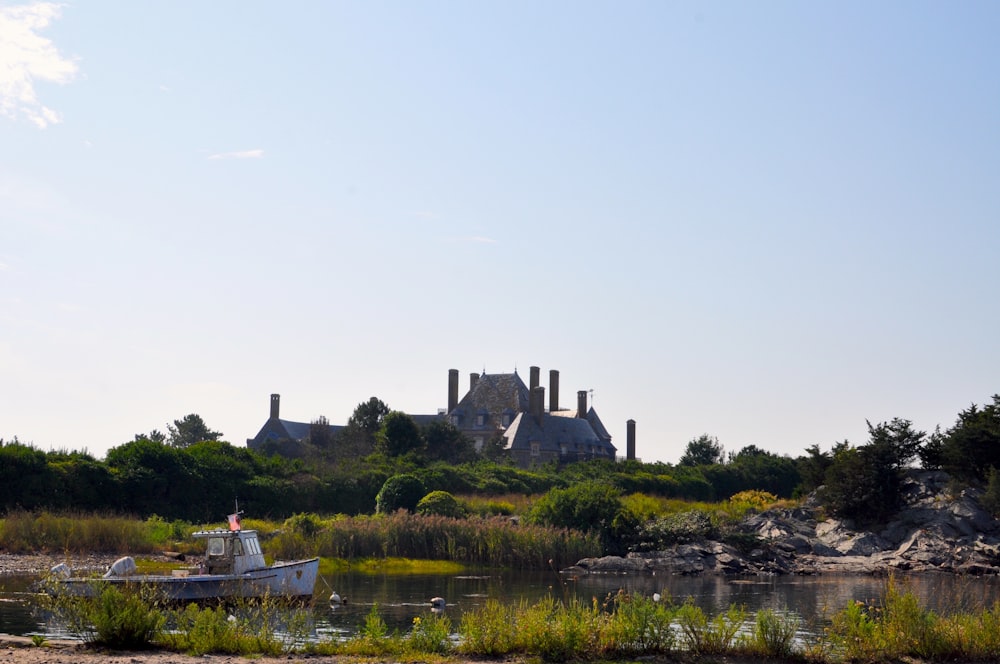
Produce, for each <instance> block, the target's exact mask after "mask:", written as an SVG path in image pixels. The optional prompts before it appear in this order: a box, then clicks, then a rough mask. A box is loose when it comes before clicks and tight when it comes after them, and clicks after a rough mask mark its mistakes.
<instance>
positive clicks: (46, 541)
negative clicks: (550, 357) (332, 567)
mask: <svg viewBox="0 0 1000 664" xmlns="http://www.w3.org/2000/svg"><path fill="white" fill-rule="evenodd" d="M221 526H222V524H207V525H206V524H189V523H186V522H182V521H172V522H168V521H165V520H164V519H161V518H159V517H155V516H154V517H151V518H149V519H145V520H140V519H129V518H125V517H120V516H110V515H84V514H65V515H59V514H52V513H49V512H38V513H33V512H12V513H11V514H8V515H7V516H6V517H5V518H4V519H2V520H0V550H2V551H6V552H8V553H41V552H44V553H63V552H67V553H121V554H140V555H141V554H143V553H154V552H159V551H163V550H167V549H169V550H174V551H181V552H184V553H200V551H198V550H196V548H195V543H194V542H193V541H192V540H191V539H190V534H191V532H193V531H195V530H199V529H201V528H204V527H221ZM243 526H244V527H245V528H253V529H256V530H258V531H259V532H260V535H261V539H262V540H263V541H264V550H265V553H266V554H267V555H268V557H270V558H278V559H284V560H289V559H295V558H305V557H312V556H322V557H324V558H330V559H341V560H348V561H352V560H361V559H369V560H370V559H388V558H402V559H411V560H413V559H427V560H445V561H452V562H456V563H464V564H468V565H474V566H480V567H494V568H512V569H549V568H550V567H551V566H552V565H556V566H566V565H570V564H573V563H575V562H576V561H578V560H580V559H581V558H586V557H588V556H596V555H600V553H601V548H600V543H599V542H598V540H597V538H596V536H593V535H588V534H584V533H580V532H578V531H575V530H569V529H565V528H550V527H546V526H537V525H526V524H519V523H517V522H516V521H513V520H511V519H509V518H504V517H489V518H483V517H471V518H465V519H454V518H449V517H442V516H425V515H419V514H406V513H396V514H388V515H380V516H355V517H345V516H334V517H328V518H323V517H319V516H316V515H313V514H300V515H296V516H294V517H291V518H289V519H286V520H285V521H282V522H270V521H262V520H257V519H246V520H244V522H243Z"/></svg>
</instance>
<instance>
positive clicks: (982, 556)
mask: <svg viewBox="0 0 1000 664" xmlns="http://www.w3.org/2000/svg"><path fill="white" fill-rule="evenodd" d="M947 483H948V476H947V475H946V474H945V473H942V472H931V471H925V472H914V473H911V474H910V475H909V476H908V477H907V479H906V480H905V482H904V486H903V501H904V507H903V508H902V509H901V510H900V511H899V513H898V514H897V515H896V517H895V518H894V519H893V520H892V521H890V522H889V523H886V524H884V525H883V526H881V527H880V528H878V529H877V530H872V531H859V530H856V529H855V527H854V524H853V523H852V522H850V521H848V520H838V519H832V518H824V517H822V516H821V514H822V510H821V508H820V506H819V505H818V504H816V502H815V498H811V499H809V500H807V501H806V502H805V503H804V505H803V506H802V507H798V508H795V509H785V510H769V511H767V512H762V513H759V514H754V515H752V516H750V517H748V518H746V519H745V520H744V521H743V523H742V524H741V528H740V530H741V531H743V532H745V533H750V534H753V535H755V536H756V537H757V538H758V542H759V545H758V546H757V547H756V548H754V549H753V550H751V551H741V550H739V549H737V548H735V547H733V546H730V545H728V544H724V543H722V542H716V541H705V542H701V543H698V544H678V545H675V546H673V547H671V548H670V549H667V550H663V551H654V552H646V553H630V554H628V555H627V556H626V557H624V558H622V557H618V556H605V557H603V558H585V559H583V560H581V561H580V562H578V563H577V564H576V565H574V566H573V567H570V568H568V569H566V570H564V572H565V573H570V574H573V573H576V574H599V573H605V574H637V573H654V572H655V573H666V574H830V573H843V574H884V573H888V572H891V571H896V570H898V571H908V572H910V571H912V572H925V571H936V572H950V573H957V574H973V575H983V574H1000V522H997V520H995V519H994V518H993V517H992V516H991V515H990V514H989V513H988V512H987V511H985V510H984V509H983V508H982V506H981V505H980V502H979V496H980V492H979V491H978V490H977V489H965V490H963V491H962V492H960V493H958V494H957V495H952V494H950V493H949V492H948V487H947Z"/></svg>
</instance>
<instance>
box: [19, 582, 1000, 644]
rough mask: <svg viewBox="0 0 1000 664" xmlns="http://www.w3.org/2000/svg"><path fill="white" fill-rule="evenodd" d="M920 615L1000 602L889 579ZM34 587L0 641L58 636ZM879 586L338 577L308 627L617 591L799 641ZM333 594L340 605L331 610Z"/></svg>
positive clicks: (22, 595) (991, 587)
mask: <svg viewBox="0 0 1000 664" xmlns="http://www.w3.org/2000/svg"><path fill="white" fill-rule="evenodd" d="M897 579H898V580H899V582H901V583H905V584H907V585H908V587H909V588H910V589H911V590H912V591H913V592H914V594H916V595H917V597H918V598H920V600H921V601H922V602H923V603H924V604H925V605H926V606H928V607H929V608H932V609H934V610H936V611H938V612H943V613H952V612H956V611H977V610H981V609H983V608H987V607H990V606H992V605H993V603H994V602H995V601H997V599H998V598H1000V581H998V579H997V578H996V577H988V578H969V577H955V576H951V575H935V574H922V575H914V576H904V577H897ZM34 581H35V577H28V576H3V577H0V632H2V633H7V634H21V635H26V634H44V635H46V636H47V637H49V638H53V637H61V636H65V634H64V633H63V632H62V630H61V628H60V626H58V625H51V624H47V623H46V621H45V618H44V616H41V615H39V614H38V612H37V611H33V606H34V601H33V595H32V594H31V584H32V583H33V582H34ZM885 584H886V579H885V578H881V577H871V576H816V577H747V578H738V579H732V578H725V577H717V576H706V577H678V576H580V577H575V578H574V577H564V576H560V575H558V574H555V573H553V572H534V573H527V572H496V571H489V572H482V573H468V574H461V575H416V576H399V575H374V576H373V575H369V574H359V573H343V574H335V575H331V576H324V577H321V578H320V579H319V581H318V582H317V585H316V595H315V606H314V617H315V622H314V624H315V627H316V633H317V636H318V637H319V638H346V637H348V636H350V635H352V634H354V633H355V632H356V631H357V629H358V627H359V626H360V625H362V624H363V623H364V620H365V617H366V616H367V614H368V613H369V611H371V609H372V607H373V606H377V607H378V612H379V614H380V615H381V616H382V618H383V619H384V620H385V622H386V624H387V625H388V627H389V629H390V630H399V631H400V632H406V631H408V630H409V629H410V627H411V626H412V624H413V618H415V617H417V616H420V615H423V614H426V613H428V612H430V611H431V610H432V606H431V599H432V598H434V597H441V598H443V599H444V600H445V607H444V609H443V611H444V614H445V615H447V616H448V617H449V618H451V621H452V624H453V625H454V626H455V627H456V628H457V626H458V623H459V621H460V620H461V617H462V614H463V613H464V612H466V611H469V610H472V609H475V608H478V607H481V606H482V605H483V604H485V603H486V601H487V600H489V599H497V600H500V601H502V602H505V603H506V602H510V603H519V602H525V603H528V604H530V603H533V602H535V601H537V600H538V599H540V598H542V597H545V596H553V597H556V598H558V599H562V600H570V599H573V598H575V599H577V600H579V601H582V602H586V603H590V602H591V601H594V600H596V601H599V602H600V601H601V600H603V599H604V598H605V597H607V596H608V595H609V594H613V593H616V592H618V591H619V590H623V591H625V592H629V593H641V594H644V595H647V596H651V595H653V593H659V594H660V595H661V596H662V597H663V599H664V600H673V601H674V602H683V601H685V600H686V599H687V598H691V599H692V600H693V601H694V602H695V603H696V604H697V605H698V606H700V607H702V609H703V610H704V611H705V612H706V613H708V614H709V615H716V614H718V613H721V612H723V611H725V610H726V609H728V608H729V607H730V606H731V605H734V604H735V605H738V606H743V607H745V608H746V609H747V611H748V612H750V613H751V615H752V614H753V613H754V612H756V611H757V610H759V609H772V610H774V611H777V612H781V613H785V612H788V613H791V614H794V615H796V616H798V617H799V618H800V620H801V622H802V627H803V631H804V632H805V633H806V634H808V633H816V632H819V631H820V630H822V628H823V626H824V625H825V624H826V623H827V622H828V620H829V618H830V617H831V616H832V615H833V614H834V613H835V612H836V611H838V610H840V609H841V608H843V607H844V606H846V605H847V603H848V602H849V601H851V600H861V601H877V599H878V598H879V597H880V596H881V595H882V594H883V592H884V589H885ZM334 591H336V593H337V594H338V595H339V596H340V598H341V600H342V602H341V603H340V604H334V605H331V604H330V603H329V597H330V595H331V594H332V593H333V592H334Z"/></svg>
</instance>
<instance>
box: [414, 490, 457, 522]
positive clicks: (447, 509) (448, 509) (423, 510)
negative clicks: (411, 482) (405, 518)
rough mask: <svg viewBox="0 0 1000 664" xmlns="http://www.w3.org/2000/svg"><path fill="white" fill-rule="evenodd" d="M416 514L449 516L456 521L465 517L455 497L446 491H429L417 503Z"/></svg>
mask: <svg viewBox="0 0 1000 664" xmlns="http://www.w3.org/2000/svg"><path fill="white" fill-rule="evenodd" d="M417 514H426V515H436V516H449V517H452V518H456V519H457V518H461V517H463V516H465V509H464V508H463V507H462V506H461V505H460V504H459V502H458V501H457V500H456V499H455V496H453V495H451V494H450V493H448V492H447V491H431V492H430V493H429V494H427V495H426V496H424V497H423V498H421V499H420V502H418V503H417Z"/></svg>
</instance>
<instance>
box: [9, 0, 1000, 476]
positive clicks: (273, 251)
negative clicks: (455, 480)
mask: <svg viewBox="0 0 1000 664" xmlns="http://www.w3.org/2000/svg"><path fill="white" fill-rule="evenodd" d="M998 31H1000V4H997V3H995V2H992V1H984V2H975V1H961V2H952V3H943V2H921V1H916V0H915V1H909V0H907V1H905V2H904V1H902V0H887V1H886V2H876V3H872V2H860V1H850V0H848V1H846V2H837V3H816V2H782V1H775V2H746V3H738V2H728V1H726V2H711V1H706V2H701V1H699V2H685V1H676V2H671V1H668V0H657V1H654V2H642V1H639V0H626V1H624V2H589V1H585V0H573V1H563V0H546V2H535V1H527V0H510V1H504V2H458V1H454V0H452V1H436V0H426V1H421V2H410V1H403V0H399V1H396V0H377V1H372V2H369V1H364V2H362V1H357V2H354V1H350V2H349V1H339V2H335V1H330V2H319V1H315V2H310V1H302V2H295V3H274V2H256V1H253V0H250V1H241V2H235V1H230V0H220V1H218V2H211V3H208V2H201V1H198V2H195V1H193V0H170V1H169V2H167V1H165V0H150V1H149V2H142V3H121V2H111V1H109V0H88V1H87V2H67V3H61V4H52V3H38V2H17V1H15V2H6V1H4V0H0V438H4V439H6V440H8V441H10V440H12V439H13V438H14V437H17V438H18V439H19V440H20V441H21V442H26V443H31V444H33V445H35V446H36V447H38V448H40V449H45V450H48V449H55V450H86V451H88V452H90V453H91V454H93V455H95V456H97V457H103V456H104V454H105V453H106V451H107V450H108V449H109V448H111V447H115V446H117V445H121V444H123V443H125V442H128V441H130V440H132V439H133V437H134V436H135V435H136V434H138V433H146V432H150V431H152V430H154V429H155V430H159V431H163V432H165V431H166V429H167V424H168V423H172V422H173V421H174V420H178V419H181V418H183V417H184V416H186V415H188V414H190V413H196V414H198V415H200V416H201V417H202V418H203V419H204V421H205V423H206V424H207V425H208V426H209V427H210V428H212V429H214V430H217V431H221V432H222V434H223V439H224V440H228V441H230V442H232V443H234V444H238V445H244V444H245V443H246V439H247V438H250V437H253V436H254V435H256V433H257V431H258V430H259V429H260V428H261V426H262V425H263V424H264V422H265V421H266V419H267V416H268V412H269V402H270V396H269V395H270V394H271V393H278V394H280V395H281V415H282V417H283V418H285V419H291V420H296V421H302V422H308V421H312V420H315V419H316V418H318V417H319V416H321V415H322V416H325V417H326V418H327V419H328V420H329V421H330V422H331V423H334V424H337V423H344V422H346V421H347V419H348V417H350V415H351V413H352V412H353V411H354V408H355V407H356V406H357V405H358V404H359V403H362V402H364V401H367V400H368V399H369V398H370V397H372V396H376V397H378V398H379V399H381V400H382V401H384V402H385V403H386V404H388V405H389V407H390V408H392V409H394V410H401V411H404V412H408V413H414V414H426V413H435V412H437V410H438V409H439V408H443V407H445V406H446V405H447V396H448V392H447V386H448V370H449V369H458V370H459V372H460V375H461V376H462V378H461V382H460V385H461V386H462V392H463V393H464V391H465V388H466V386H467V385H468V375H469V374H470V373H473V372H482V371H484V370H485V371H486V372H487V373H510V372H513V371H515V370H516V371H517V372H518V373H519V374H520V375H521V376H522V378H524V380H525V382H527V379H528V374H529V367H531V366H538V367H540V369H541V372H542V384H543V385H544V386H546V387H547V386H548V372H549V370H551V369H556V370H558V371H559V372H560V404H559V405H560V406H561V407H563V408H575V406H576V393H577V391H578V390H587V391H588V395H590V396H589V398H591V399H592V401H591V403H592V405H593V407H594V408H595V410H596V412H597V413H598V414H599V416H600V417H601V419H602V420H603V422H604V424H605V425H606V427H607V429H608V430H609V432H610V433H611V434H612V436H613V437H614V443H615V444H616V445H617V447H618V448H619V450H620V452H621V453H624V451H625V436H626V422H627V420H629V419H633V420H635V421H636V441H637V456H638V457H640V458H642V459H643V460H645V461H664V462H670V463H673V462H676V461H677V460H678V458H679V457H680V456H681V454H682V453H683V451H684V448H685V446H686V445H687V443H688V442H689V441H690V440H692V439H694V438H697V437H698V436H700V435H702V434H708V435H711V436H715V437H717V438H718V440H719V442H720V443H721V444H722V445H723V447H724V448H725V450H726V451H727V452H737V451H739V450H740V449H742V448H743V447H744V446H746V445H751V444H753V445H756V446H758V447H760V448H763V449H765V450H768V451H771V452H774V453H778V454H787V455H790V456H793V457H794V456H798V455H800V454H802V453H803V452H804V450H805V449H806V448H807V447H809V446H812V445H818V446H819V447H820V449H822V450H829V449H830V448H831V447H832V446H833V444H835V443H837V442H840V441H844V440H848V441H849V442H851V443H852V444H854V445H861V444H864V443H866V442H867V439H868V430H867V422H871V423H873V424H874V423H879V422H885V421H889V420H891V419H892V418H896V417H899V418H903V419H908V420H911V421H912V422H913V424H914V426H915V427H916V428H917V429H919V430H923V431H928V432H930V431H933V430H934V428H935V427H936V426H941V427H942V429H947V428H948V427H950V426H952V425H953V424H954V423H955V420H956V417H957V415H958V413H959V412H960V411H961V410H963V409H965V408H967V407H969V406H970V405H971V404H973V403H976V404H983V403H989V402H991V401H992V396H993V395H994V394H996V393H998V392H1000V353H998V352H997V339H998V336H997V333H998V331H1000V304H998V298H997V294H996V286H997V283H998V281H1000V260H998V249H1000V76H998V74H997V71H998V70H997V68H998V65H1000V40H998V39H996V35H997V33H998Z"/></svg>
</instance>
